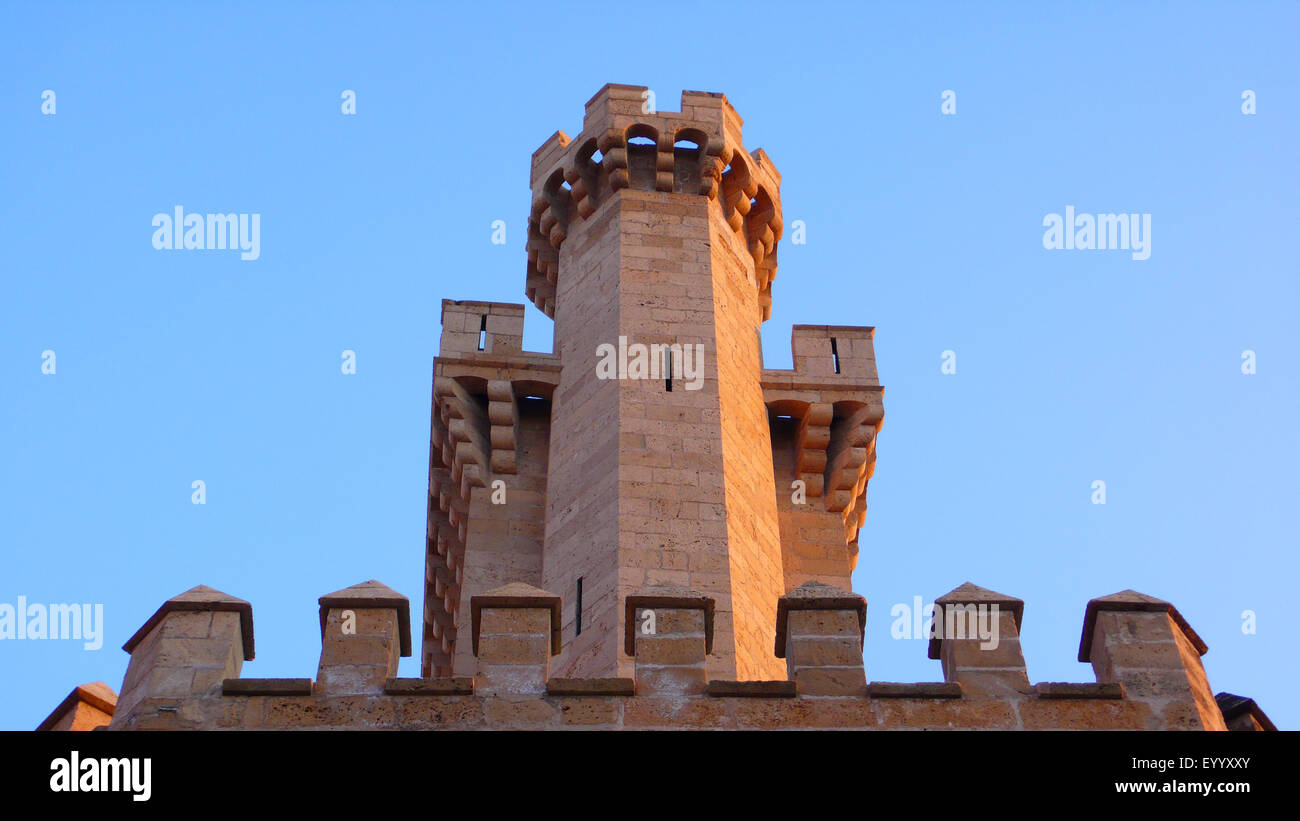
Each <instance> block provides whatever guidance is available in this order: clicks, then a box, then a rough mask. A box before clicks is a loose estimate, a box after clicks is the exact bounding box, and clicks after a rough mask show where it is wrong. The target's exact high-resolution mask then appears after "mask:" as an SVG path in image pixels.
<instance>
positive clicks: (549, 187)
mask: <svg viewBox="0 0 1300 821" xmlns="http://www.w3.org/2000/svg"><path fill="white" fill-rule="evenodd" d="M542 193H543V194H545V195H546V201H547V202H548V203H550V206H551V209H550V211H551V217H552V218H553V219H554V220H555V222H556V223H557V224H558V225H559V227H560V231H561V232H562V233H564V234H567V233H569V218H570V213H569V211H570V208H571V206H572V204H573V191H572V189H571V188H570V186H569V183H568V181H567V180H565V179H564V172H563V171H562V170H560V169H558V168H557V169H556V170H555V173H553V174H551V176H550V178H549V179H548V180H547V181H546V185H545V186H543V187H542ZM542 232H543V233H544V234H549V230H548V227H547V226H542ZM552 244H554V240H552Z"/></svg>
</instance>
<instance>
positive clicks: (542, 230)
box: [422, 85, 883, 680]
mask: <svg viewBox="0 0 1300 821" xmlns="http://www.w3.org/2000/svg"><path fill="white" fill-rule="evenodd" d="M646 91H647V90H646V89H645V88H643V87H639V86H621V85H607V86H605V87H604V88H602V89H601V90H600V91H599V92H598V93H597V94H596V96H595V97H593V98H592V99H591V100H590V101H588V103H587V106H586V116H585V118H584V121H583V129H582V133H581V134H579V135H578V136H577V137H576V138H573V139H570V138H569V137H568V136H567V135H565V134H564V133H562V132H556V133H555V134H554V135H552V136H551V138H550V139H548V140H547V141H546V142H545V143H544V144H543V145H542V146H541V148H539V149H538V150H537V151H536V152H535V153H534V155H533V160H532V174H531V177H532V179H531V186H532V209H531V213H530V215H529V219H528V244H527V250H528V260H527V277H526V280H525V291H526V294H527V296H528V298H529V299H530V300H531V301H532V302H533V304H534V305H536V306H537V307H538V308H539V309H540V310H541V311H542V312H543V313H545V314H546V315H547V316H549V317H551V318H552V319H554V321H555V325H554V332H555V337H554V346H553V351H554V352H553V353H550V354H545V353H532V352H524V351H522V345H521V343H522V335H523V313H524V311H523V306H521V305H509V304H497V303H484V302H462V301H451V300H447V301H444V303H443V309H442V326H443V333H442V340H441V345H440V353H439V356H438V357H437V359H436V360H435V364H434V398H433V420H432V437H431V458H430V477H429V519H428V533H427V537H428V540H427V569H426V599H425V623H424V649H423V667H422V669H423V673H424V675H426V676H428V675H450V674H456V675H472V674H473V672H474V669H475V658H474V655H473V651H472V648H471V647H470V646H469V642H466V641H463V640H461V639H462V638H463V635H464V634H465V632H466V631H467V630H468V627H469V623H468V619H467V615H468V614H469V610H470V601H471V599H472V598H473V597H475V596H478V595H481V594H483V593H485V592H487V591H489V590H492V589H494V588H497V587H500V586H502V585H505V584H509V583H514V582H524V583H527V584H530V585H534V586H536V587H540V588H543V589H545V590H547V591H552V592H554V593H556V594H558V595H560V596H561V598H562V600H563V611H562V618H561V631H560V632H561V636H560V647H561V649H560V653H559V655H558V656H557V658H556V659H555V660H554V662H553V666H554V668H555V669H556V672H557V674H558V675H564V676H581V677H592V676H627V675H630V673H631V670H632V658H631V657H630V656H629V655H627V654H626V652H625V648H624V643H623V637H624V629H625V623H624V620H625V618H626V614H625V612H624V608H623V602H624V601H625V600H626V598H627V597H628V596H629V595H631V594H634V593H637V592H638V591H641V590H642V589H643V588H646V587H657V586H664V585H671V586H676V587H681V588H689V589H691V590H693V591H697V592H698V593H702V594H704V595H706V596H708V597H711V598H713V599H714V600H715V602H716V612H715V626H714V639H713V643H712V653H711V654H710V656H709V659H708V668H709V673H710V675H711V676H712V677H717V678H733V679H740V680H750V679H779V678H782V677H783V676H784V675H785V662H784V661H783V660H782V659H780V658H777V657H776V656H775V655H773V653H772V647H773V641H774V638H775V625H776V621H777V600H778V599H779V598H780V597H781V596H782V595H783V594H785V593H786V592H788V591H790V590H792V589H793V588H795V587H797V586H799V585H801V584H803V583H805V582H807V581H819V582H824V583H827V584H831V585H834V586H837V587H842V588H849V587H851V585H850V580H849V579H850V574H851V573H852V570H853V567H854V565H855V564H856V559H857V534H858V529H859V528H860V527H861V525H862V523H863V519H864V517H865V513H866V488H867V480H868V479H869V477H870V475H871V471H872V467H873V465H874V459H875V437H876V433H877V432H878V431H879V429H880V424H881V420H882V417H883V406H882V403H881V393H882V389H881V388H880V385H879V380H878V378H877V374H876V367H875V355H874V352H873V348H872V331H873V329H872V328H869V327H843V326H811V325H799V326H795V329H794V334H793V346H794V369H793V370H790V371H780V370H764V369H763V366H762V353H761V343H760V337H759V329H760V327H761V324H762V322H763V321H764V320H766V319H767V318H768V317H769V315H770V313H771V305H772V280H773V279H774V278H775V276H776V271H777V243H778V241H779V240H780V238H781V233H782V218H781V198H780V181H781V177H780V174H779V173H778V172H777V170H776V167H775V166H774V165H773V163H772V161H771V159H770V158H769V157H768V156H767V155H766V154H765V153H764V152H763V151H762V150H761V149H759V150H756V151H753V152H749V151H747V150H746V149H745V147H744V143H743V141H742V137H741V126H742V120H741V118H740V116H739V115H738V114H737V113H736V111H735V109H733V108H732V107H731V105H730V104H729V103H728V102H727V99H726V97H724V96H723V95H721V94H710V93H703V92H692V91H688V92H684V93H683V94H682V101H681V111H680V112H664V111H660V112H650V111H648V109H649V106H648V105H647V104H646V103H647V98H648V96H649V95H648V94H647V93H646ZM638 346H644V348H642V349H641V351H640V352H641V353H646V354H647V355H646V356H645V357H644V358H643V359H642V362H641V363H636V362H635V360H636V358H637V354H638ZM661 346H662V347H661ZM664 351H667V353H666V354H665V353H664ZM628 352H630V353H628ZM679 352H680V355H679ZM615 354H616V355H615ZM691 354H694V356H692V355H691ZM611 359H616V360H617V361H618V362H627V363H628V367H627V368H626V370H625V372H623V376H624V378H609V377H610V376H611V370H610V368H609V367H603V365H606V366H607V365H608V364H609V361H610V360H611ZM602 360H604V362H602ZM647 361H648V362H649V363H651V368H650V370H649V371H648V372H642V371H639V370H638V368H637V364H644V363H645V362H647Z"/></svg>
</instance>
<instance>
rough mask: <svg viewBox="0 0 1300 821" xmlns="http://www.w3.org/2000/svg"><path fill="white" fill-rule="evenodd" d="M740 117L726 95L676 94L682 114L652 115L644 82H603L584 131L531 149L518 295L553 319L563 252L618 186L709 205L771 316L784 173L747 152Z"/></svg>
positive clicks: (651, 100) (651, 101) (757, 154)
mask: <svg viewBox="0 0 1300 821" xmlns="http://www.w3.org/2000/svg"><path fill="white" fill-rule="evenodd" d="M743 124H744V121H743V120H742V119H741V118H740V115H739V114H737V113H736V110H735V109H734V108H732V107H731V103H729V102H727V98H726V96H725V95H723V94H718V93H713V92H707V91H683V92H682V102H681V111H658V110H656V109H655V106H654V96H653V93H652V92H651V91H650V89H648V88H647V87H645V86H630V85H616V84H613V83H610V84H608V85H606V86H605V87H604V88H602V89H601V90H600V91H598V92H596V95H595V96H594V97H592V98H591V99H590V100H588V101H587V110H586V115H585V116H584V118H583V123H582V133H580V134H579V135H578V136H577V137H576V138H570V137H569V135H567V134H565V133H564V132H563V131H557V132H555V133H554V134H552V135H551V137H550V138H549V139H548V140H547V141H546V142H544V143H543V144H542V146H541V148H538V149H537V151H535V152H533V162H532V174H531V180H530V183H531V187H532V193H533V202H532V210H531V211H530V213H529V217H528V269H527V280H526V284H525V292H526V293H527V295H528V298H529V299H530V300H532V302H533V304H534V305H536V306H537V307H538V309H539V310H541V311H542V312H543V313H545V314H546V315H547V316H549V317H552V318H554V316H555V294H556V287H555V286H556V282H557V280H558V277H559V274H560V270H559V269H560V248H561V246H562V245H563V244H564V240H565V238H566V237H567V236H568V233H569V228H570V226H571V225H572V224H573V223H574V221H576V220H582V219H587V218H588V217H590V216H591V215H592V214H594V213H595V212H596V209H597V208H599V207H600V205H601V204H602V203H603V202H605V201H606V200H608V199H610V198H611V197H613V196H614V195H615V194H616V193H617V192H618V191H620V190H622V189H624V188H630V189H633V190H641V191H661V192H666V193H676V194H694V195H698V196H703V197H707V198H708V199H710V200H713V201H716V202H717V203H718V204H719V205H720V206H721V209H722V215H723V218H724V219H725V220H726V222H727V224H728V225H729V226H730V227H731V230H733V231H735V232H737V233H738V234H740V235H741V236H742V237H743V238H744V240H745V245H746V247H747V248H748V249H749V253H750V256H752V257H753V259H754V267H755V280H756V283H755V284H756V286H757V287H758V290H759V304H760V308H761V311H762V318H763V319H765V320H766V319H767V318H768V317H769V316H771V312H772V290H771V288H772V279H773V278H775V276H776V243H777V241H778V240H779V239H780V238H781V231H782V222H781V175H780V173H779V172H778V171H777V170H776V166H775V165H773V164H772V160H771V158H770V157H768V156H767V154H766V153H765V152H764V151H763V150H762V149H761V148H760V149H757V150H756V151H753V152H747V151H746V150H745V147H744V143H743V142H742V140H741V126H742V125H743Z"/></svg>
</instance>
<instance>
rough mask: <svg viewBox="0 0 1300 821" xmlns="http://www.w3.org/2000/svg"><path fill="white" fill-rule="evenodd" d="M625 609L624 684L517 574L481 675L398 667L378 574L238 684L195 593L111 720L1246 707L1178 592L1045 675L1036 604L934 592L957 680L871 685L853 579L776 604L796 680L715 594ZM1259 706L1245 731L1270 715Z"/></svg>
mask: <svg viewBox="0 0 1300 821" xmlns="http://www.w3.org/2000/svg"><path fill="white" fill-rule="evenodd" d="M622 604H623V606H624V607H625V608H626V611H627V613H628V618H627V619H626V620H625V623H624V635H623V636H622V643H623V644H624V646H625V647H626V650H627V652H628V653H629V655H631V656H632V657H633V660H634V665H633V667H632V670H631V673H632V675H630V676H626V677H606V678H591V677H584V678H572V677H562V676H561V675H557V671H556V669H555V667H554V663H553V660H554V659H555V657H556V654H557V653H558V652H559V649H560V643H561V629H562V625H561V612H562V610H563V602H562V599H561V597H560V596H559V595H557V594H554V593H551V592H549V591H547V590H543V589H539V588H537V587H536V586H533V585H530V584H528V583H524V582H511V583H507V584H504V585H502V586H500V587H497V588H493V589H490V590H485V591H482V592H481V593H479V594H477V595H474V596H472V597H471V598H470V599H469V606H468V609H469V611H470V617H469V618H468V619H467V620H466V624H465V626H464V632H465V636H464V639H465V642H466V644H467V647H468V648H469V652H470V653H471V654H472V655H471V657H472V659H473V662H474V664H473V667H472V668H471V669H470V670H469V671H468V674H467V675H460V674H457V675H450V674H440V675H436V676H424V677H421V678H402V677H400V676H399V675H398V667H399V661H400V658H401V657H403V656H407V655H409V654H410V652H411V635H410V624H409V615H408V603H407V600H406V598H405V597H403V596H401V595H400V594H398V593H396V592H395V591H393V590H391V589H389V588H388V587H386V586H384V585H382V584H380V583H379V582H377V581H369V582H364V583H362V584H359V585H354V586H352V587H348V588H345V589H343V590H339V591H337V592H335V593H331V594H328V595H326V596H322V597H321V598H320V622H321V655H320V664H319V666H318V667H317V672H316V677H315V678H314V679H312V678H307V677H304V678H243V677H241V676H240V666H239V661H240V660H241V659H242V658H244V657H245V656H248V655H251V653H249V652H248V651H249V649H250V648H251V647H252V610H251V606H250V605H248V604H247V603H246V602H243V601H241V600H239V599H235V598H233V597H230V596H227V595H225V594H223V593H219V592H217V591H214V590H210V589H209V588H205V587H197V588H195V589H194V590H192V591H190V592H189V593H186V594H183V595H182V596H178V597H177V598H175V599H173V600H172V601H170V602H168V603H167V604H165V605H164V606H163V607H162V608H161V609H160V610H159V611H158V613H157V614H155V616H154V617H153V618H151V619H150V620H149V622H148V623H147V624H146V625H145V626H144V627H142V628H141V629H140V631H139V632H138V633H137V637H136V638H135V639H133V640H132V642H128V644H127V646H126V648H125V649H127V651H128V652H130V653H131V661H130V666H129V668H128V672H127V681H126V683H125V684H124V687H123V699H122V702H121V704H120V706H119V707H118V709H117V711H116V712H115V713H114V715H113V721H112V724H111V725H110V729H113V730H133V729H159V730H162V729H173V730H177V729H179V730H200V729H239V730H263V729H267V730H277V729H306V728H315V729H327V728H334V729H392V730H413V729H429V730H433V729H454V730H518V729H547V728H556V729H559V728H565V727H568V728H585V729H612V730H617V729H651V728H658V729H741V730H745V729H817V728H824V729H860V730H889V729H928V730H953V729H1004V730H1017V729H1020V730H1035V729H1044V730H1096V729H1129V730H1171V729H1187V730H1202V729H1205V730H1213V729H1217V730H1222V729H1225V726H1226V725H1225V715H1227V714H1228V712H1229V711H1230V710H1231V711H1232V712H1233V715H1234V717H1235V716H1236V715H1237V714H1238V713H1241V712H1243V709H1242V708H1241V707H1240V706H1239V703H1241V702H1247V701H1249V700H1248V699H1241V698H1239V697H1229V698H1230V699H1231V700H1232V701H1231V703H1228V704H1226V705H1225V706H1224V707H1223V709H1222V710H1221V709H1220V706H1219V705H1218V704H1217V703H1216V702H1215V700H1214V698H1213V696H1210V695H1209V687H1208V684H1207V683H1206V680H1205V673H1204V669H1203V667H1202V665H1201V662H1200V655H1201V654H1202V653H1204V652H1205V646H1204V643H1203V642H1201V640H1200V639H1199V637H1198V636H1197V635H1196V634H1195V632H1194V631H1192V629H1191V627H1190V626H1188V625H1187V623H1186V621H1185V620H1184V619H1183V617H1182V616H1181V615H1180V614H1179V613H1178V611H1177V610H1176V609H1175V608H1174V607H1173V606H1172V605H1170V604H1169V603H1167V602H1163V601H1160V600H1159V599H1154V598H1151V597H1149V596H1143V595H1141V594H1138V593H1134V592H1133V591H1125V592H1123V593H1119V594H1116V595H1114V596H1106V597H1103V598H1098V599H1093V600H1092V601H1091V602H1089V603H1088V606H1087V609H1086V612H1085V616H1084V631H1083V641H1082V642H1081V644H1082V650H1081V653H1080V657H1081V658H1083V659H1085V660H1088V661H1091V662H1092V665H1093V668H1094V669H1095V671H1096V681H1087V682H1065V683H1062V682H1040V683H1037V684H1033V683H1030V680H1029V678H1028V676H1027V674H1026V667H1025V658H1024V655H1023V652H1022V650H1021V645H1020V629H1021V624H1022V622H1023V619H1024V609H1025V608H1024V602H1022V601H1021V600H1020V599H1016V598H1013V597H1010V596H1004V595H1002V594H999V593H994V592H992V591H990V590H986V589H984V588H982V587H978V586H976V585H973V584H964V585H962V586H961V587H959V588H957V589H956V590H953V591H952V592H950V593H948V594H946V595H944V596H941V597H939V599H937V600H936V603H935V612H934V622H935V624H936V625H937V627H936V628H935V630H934V631H932V635H931V638H930V640H929V642H928V648H929V655H930V657H931V658H935V659H938V660H940V662H941V664H942V669H943V680H942V681H931V682H916V683H913V682H906V683H903V682H889V681H872V680H871V678H870V677H869V675H868V674H867V665H866V664H865V662H864V655H865V653H866V651H867V650H868V649H869V646H870V642H868V641H867V640H866V639H867V636H866V624H867V619H866V611H867V602H866V600H865V599H863V597H861V596H859V595H856V594H854V593H851V592H849V591H848V590H843V589H839V588H836V587H832V586H829V585H824V584H819V583H815V582H810V583H807V584H804V585H802V586H800V587H799V588H796V589H795V590H792V591H791V592H789V593H788V594H786V595H785V596H782V597H781V599H780V601H779V602H778V604H777V608H776V621H775V624H774V625H773V628H774V631H773V632H774V635H775V643H774V644H773V645H769V647H770V648H771V650H770V652H773V653H774V654H775V656H776V657H777V658H778V659H782V660H784V662H785V669H786V675H785V677H784V678H776V679H772V680H752V681H737V680H733V679H730V678H727V679H723V678H719V677H716V676H713V675H710V672H709V665H708V659H709V657H710V656H711V655H712V654H713V653H714V652H715V648H714V633H715V621H716V620H717V618H718V613H717V610H716V607H715V599H714V598H713V597H712V596H709V595H706V594H703V593H700V592H698V591H696V590H692V589H689V588H682V587H676V586H671V585H670V586H662V585H661V586H649V587H645V588H642V589H640V590H637V591H636V592H634V593H632V594H630V595H628V596H627V597H626V598H625V599H624V600H623V602H622ZM918 618H919V614H918ZM241 627H242V630H241ZM913 638H917V639H922V640H924V638H925V637H924V636H920V635H918V636H914V637H913ZM917 644H918V649H921V648H924V647H926V646H927V645H926V644H925V643H924V641H918V642H917ZM200 673H201V674H202V675H200ZM1250 708H1251V710H1252V712H1251V713H1250V716H1248V718H1250V721H1249V722H1244V721H1238V722H1237V723H1238V724H1241V725H1242V728H1243V729H1267V728H1271V727H1272V724H1271V722H1269V721H1268V719H1267V717H1266V716H1264V715H1263V712H1262V711H1260V710H1259V709H1258V706H1257V705H1254V704H1253V702H1251V703H1250Z"/></svg>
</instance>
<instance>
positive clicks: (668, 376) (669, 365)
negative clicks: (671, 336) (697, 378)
mask: <svg viewBox="0 0 1300 821" xmlns="http://www.w3.org/2000/svg"><path fill="white" fill-rule="evenodd" d="M664 376H665V379H664V388H665V389H667V390H668V392H669V393H672V390H673V352H672V349H671V348H668V347H665V348H664Z"/></svg>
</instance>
